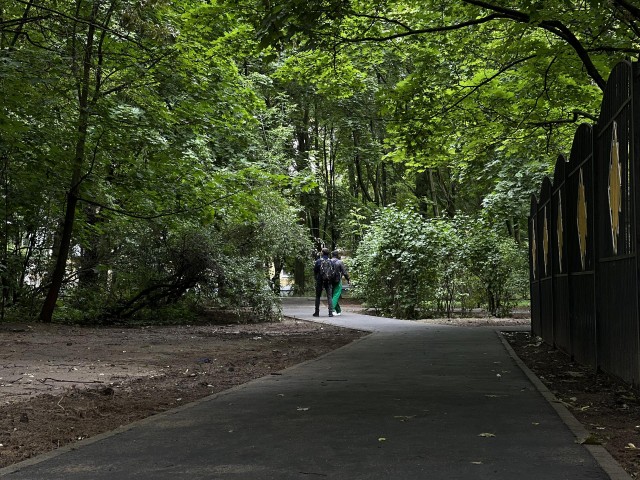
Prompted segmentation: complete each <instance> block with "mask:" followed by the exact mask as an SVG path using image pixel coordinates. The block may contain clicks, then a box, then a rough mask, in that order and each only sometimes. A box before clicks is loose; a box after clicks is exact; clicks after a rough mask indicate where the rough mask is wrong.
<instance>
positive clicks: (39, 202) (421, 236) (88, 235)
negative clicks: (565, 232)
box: [0, 0, 640, 323]
mask: <svg viewBox="0 0 640 480" xmlns="http://www.w3.org/2000/svg"><path fill="white" fill-rule="evenodd" d="M639 34H640V7H638V6H637V5H636V4H635V3H634V2H632V1H631V0H561V1H559V0H548V1H547V0H540V1H534V0H525V1H518V2H513V1H502V0H492V1H479V0H456V1H453V0H452V1H447V2H441V1H437V2H436V1H431V0H426V1H408V0H404V1H385V0H379V1H378V0H370V1H366V0H362V1H360V0H352V1H346V0H311V1H302V0H282V1H278V2H271V1H269V0H262V1H257V0H256V1H252V0H219V1H216V0H208V1H207V0H188V1H187V0H176V1H168V0H73V1H62V2H61V1H58V0H8V1H7V0H5V1H3V2H1V3H0V98H1V100H2V101H1V103H0V200H1V201H0V214H1V217H0V281H1V284H2V295H1V302H0V308H1V311H0V315H1V317H2V319H3V320H4V319H15V318H20V319H25V318H39V319H40V320H41V321H43V322H51V321H53V320H55V321H71V322H83V323H113V322H133V321H146V320H149V319H153V320H155V321H160V320H163V319H167V320H169V319H175V318H183V319H184V318H192V317H193V316H195V315H198V313H199V312H201V311H202V310H203V309H206V308H207V309H208V308H216V309H223V310H226V311H236V312H237V311H243V312H245V313H247V312H249V313H250V314H251V316H252V317H253V318H254V319H256V320H267V319H273V318H276V317H278V316H279V307H278V297H279V293H280V289H281V285H280V273H281V272H288V273H290V274H291V277H292V278H293V282H292V284H293V288H294V293H295V294H299V295H303V294H308V293H309V292H310V291H312V289H313V280H312V278H311V266H312V262H313V259H314V257H315V254H316V252H317V250H318V249H319V248H320V247H322V246H328V247H329V248H331V249H336V248H337V249H340V250H342V251H343V252H345V253H346V254H347V256H348V257H349V265H350V268H351V271H352V278H353V280H354V281H353V284H354V288H353V291H354V294H355V295H357V296H359V297H360V298H361V299H362V300H363V301H364V302H365V304H366V305H367V306H369V307H371V308H375V309H378V310H380V311H382V312H385V313H389V314H392V315H395V316H400V317H407V318H415V317H420V316H425V315H430V314H442V313H443V312H444V313H447V314H451V312H452V311H453V310H454V309H455V308H458V309H460V308H461V309H463V310H464V309H471V308H474V307H478V306H482V307H484V308H486V309H487V310H488V311H489V312H490V313H491V314H494V315H500V314H504V313H507V312H508V311H509V310H510V308H511V307H512V306H513V304H514V302H516V301H518V300H519V299H521V298H526V296H527V290H528V271H527V270H528V264H527V215H528V210H529V205H530V197H531V195H532V194H536V193H537V189H538V186H539V185H540V184H541V180H542V178H543V177H544V176H545V175H547V174H549V172H550V169H551V167H552V165H553V164H555V161H556V159H557V157H558V155H560V154H566V153H568V150H569V148H570V145H571V140H572V137H573V133H574V131H575V129H576V127H577V125H578V124H579V123H580V122H591V123H595V121H597V116H598V113H599V112H598V109H599V105H600V101H601V97H602V90H603V88H604V85H605V80H606V78H607V76H608V74H609V72H610V71H611V69H612V67H613V65H615V63H617V62H618V61H620V60H622V59H625V58H631V57H633V58H637V57H638V55H639V54H640V42H639V40H638V38H639V37H640V35H639Z"/></svg>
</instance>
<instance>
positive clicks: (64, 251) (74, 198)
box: [40, 0, 100, 323]
mask: <svg viewBox="0 0 640 480" xmlns="http://www.w3.org/2000/svg"><path fill="white" fill-rule="evenodd" d="M99 7H100V1H98V0H96V1H94V3H93V8H92V11H91V17H90V18H89V19H88V28H87V37H86V39H87V42H86V45H85V46H84V57H83V64H82V77H81V78H80V79H79V82H78V84H79V92H78V93H79V96H78V107H79V113H78V124H77V125H78V126H77V138H76V146H75V158H74V161H73V171H72V175H71V184H70V186H69V191H68V193H67V202H66V207H65V215H64V219H63V221H62V228H61V230H62V235H61V237H60V249H59V250H58V254H57V258H56V263H55V266H54V269H53V273H52V274H51V284H50V286H49V291H48V292H47V296H46V298H45V301H44V304H43V305H42V310H41V311H40V321H42V322H45V323H49V322H51V320H52V319H53V311H54V309H55V307H56V303H57V301H58V296H59V294H60V289H61V288H62V282H63V280H64V275H65V271H66V267H67V260H68V259H69V251H70V249H71V239H72V236H73V227H74V223H75V218H76V207H77V205H78V194H79V191H80V183H81V181H82V178H81V176H82V167H83V165H84V160H85V155H86V153H85V150H86V144H87V132H88V130H89V82H90V80H91V70H92V60H93V43H94V34H95V30H96V18H97V15H98V9H99Z"/></svg>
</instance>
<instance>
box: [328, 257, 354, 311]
mask: <svg viewBox="0 0 640 480" xmlns="http://www.w3.org/2000/svg"><path fill="white" fill-rule="evenodd" d="M331 260H332V261H333V263H334V264H335V266H336V276H335V279H334V281H333V300H332V303H333V309H334V310H335V313H336V315H342V309H341V308H340V304H339V303H338V302H339V301H340V295H341V294H342V277H344V278H345V279H346V280H347V282H350V280H349V272H347V267H346V266H345V264H344V262H343V261H342V260H341V259H340V252H339V251H338V250H334V251H333V252H331Z"/></svg>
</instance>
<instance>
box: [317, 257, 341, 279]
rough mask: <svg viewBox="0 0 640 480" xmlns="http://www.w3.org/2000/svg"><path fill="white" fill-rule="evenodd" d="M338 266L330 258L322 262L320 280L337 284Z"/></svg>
mask: <svg viewBox="0 0 640 480" xmlns="http://www.w3.org/2000/svg"><path fill="white" fill-rule="evenodd" d="M337 272H338V266H337V265H336V264H335V263H334V262H333V260H331V259H330V258H323V259H322V260H320V278H321V279H322V280H326V281H328V282H335V280H336V274H337Z"/></svg>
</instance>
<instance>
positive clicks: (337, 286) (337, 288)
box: [331, 282, 342, 313]
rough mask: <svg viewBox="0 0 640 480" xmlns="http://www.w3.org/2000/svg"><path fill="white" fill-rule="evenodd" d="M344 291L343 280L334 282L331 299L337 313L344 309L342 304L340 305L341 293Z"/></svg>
mask: <svg viewBox="0 0 640 480" xmlns="http://www.w3.org/2000/svg"><path fill="white" fill-rule="evenodd" d="M341 293H342V282H338V283H334V284H333V298H332V299H331V301H332V302H333V309H334V310H335V311H336V313H340V312H341V311H342V310H341V308H340V305H338V301H339V300H340V294H341Z"/></svg>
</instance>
